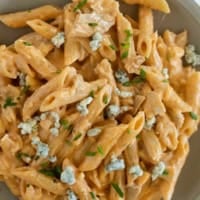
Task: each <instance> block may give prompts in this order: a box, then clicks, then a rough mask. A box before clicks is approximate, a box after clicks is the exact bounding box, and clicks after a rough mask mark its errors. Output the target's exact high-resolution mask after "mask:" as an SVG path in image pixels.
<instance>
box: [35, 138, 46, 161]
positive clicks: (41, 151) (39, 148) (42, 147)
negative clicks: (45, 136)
mask: <svg viewBox="0 0 200 200" xmlns="http://www.w3.org/2000/svg"><path fill="white" fill-rule="evenodd" d="M31 140H32V141H31V144H32V145H33V146H35V148H36V156H39V157H42V158H47V157H48V155H49V146H48V144H45V143H43V142H41V141H40V138H39V137H37V136H34V137H32V139H31Z"/></svg>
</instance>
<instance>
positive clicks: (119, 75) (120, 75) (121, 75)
mask: <svg viewBox="0 0 200 200" xmlns="http://www.w3.org/2000/svg"><path fill="white" fill-rule="evenodd" d="M115 78H116V79H117V81H118V82H119V83H122V84H124V83H127V82H129V81H130V79H129V77H128V74H127V73H126V72H125V71H123V70H121V69H119V70H117V71H116V72H115Z"/></svg>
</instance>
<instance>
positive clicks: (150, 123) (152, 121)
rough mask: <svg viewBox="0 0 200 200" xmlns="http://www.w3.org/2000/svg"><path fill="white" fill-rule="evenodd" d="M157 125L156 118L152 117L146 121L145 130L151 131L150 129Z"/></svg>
mask: <svg viewBox="0 0 200 200" xmlns="http://www.w3.org/2000/svg"><path fill="white" fill-rule="evenodd" d="M155 123H156V117H155V116H153V117H151V118H149V119H147V120H146V123H145V128H146V129H149V130H150V129H152V128H153V126H154V125H155Z"/></svg>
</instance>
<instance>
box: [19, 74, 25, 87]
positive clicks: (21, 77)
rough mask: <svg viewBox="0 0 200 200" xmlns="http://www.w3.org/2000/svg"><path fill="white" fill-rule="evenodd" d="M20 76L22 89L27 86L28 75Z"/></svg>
mask: <svg viewBox="0 0 200 200" xmlns="http://www.w3.org/2000/svg"><path fill="white" fill-rule="evenodd" d="M18 76H19V85H20V86H21V87H24V86H26V74H24V73H19V74H18Z"/></svg>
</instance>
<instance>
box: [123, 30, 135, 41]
mask: <svg viewBox="0 0 200 200" xmlns="http://www.w3.org/2000/svg"><path fill="white" fill-rule="evenodd" d="M124 32H125V33H126V39H129V38H130V37H132V36H133V34H132V33H131V31H130V30H128V29H127V30H125V31H124Z"/></svg>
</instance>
